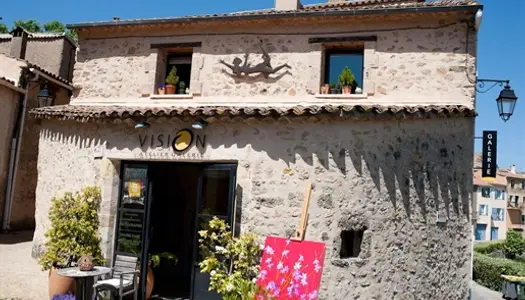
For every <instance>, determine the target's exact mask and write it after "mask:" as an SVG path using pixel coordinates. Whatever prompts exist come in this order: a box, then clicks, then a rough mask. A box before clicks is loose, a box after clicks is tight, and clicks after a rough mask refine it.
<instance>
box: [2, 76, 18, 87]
mask: <svg viewBox="0 0 525 300" xmlns="http://www.w3.org/2000/svg"><path fill="white" fill-rule="evenodd" d="M0 80H3V81H6V82H7V83H10V84H12V85H13V86H14V85H15V82H14V81H12V80H10V79H7V78H5V77H0Z"/></svg>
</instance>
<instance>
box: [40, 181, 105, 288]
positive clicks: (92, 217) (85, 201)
mask: <svg viewBox="0 0 525 300" xmlns="http://www.w3.org/2000/svg"><path fill="white" fill-rule="evenodd" d="M100 201H101V197H100V189H99V188H98V187H86V188H84V189H83V190H82V191H80V192H75V193H71V192H67V193H65V194H64V196H63V197H54V198H53V199H52V201H51V202H52V204H51V208H50V210H49V219H50V221H51V227H50V228H49V230H48V231H47V232H46V234H45V236H46V238H47V240H46V242H45V244H44V247H45V248H46V250H45V252H44V254H43V255H42V256H41V257H40V258H39V264H40V266H41V267H42V269H43V270H49V279H48V292H49V298H52V297H53V296H55V295H65V294H68V293H74V292H75V285H74V281H73V279H72V278H67V277H62V276H59V275H57V274H56V271H57V269H60V268H67V267H72V266H75V265H76V263H77V261H78V260H79V258H80V257H81V256H83V255H90V256H91V257H92V258H93V263H94V264H95V265H100V264H102V263H103V262H104V259H103V257H102V250H101V248H100V237H99V233H98V227H99V223H98V210H99V207H100Z"/></svg>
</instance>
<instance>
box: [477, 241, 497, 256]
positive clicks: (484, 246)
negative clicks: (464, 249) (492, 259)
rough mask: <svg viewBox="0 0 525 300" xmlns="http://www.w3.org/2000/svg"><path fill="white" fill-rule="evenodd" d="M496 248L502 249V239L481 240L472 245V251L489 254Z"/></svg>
mask: <svg viewBox="0 0 525 300" xmlns="http://www.w3.org/2000/svg"><path fill="white" fill-rule="evenodd" d="M498 250H502V251H503V241H490V242H482V243H478V244H475V245H474V252H477V253H481V254H490V253H493V252H496V251H498Z"/></svg>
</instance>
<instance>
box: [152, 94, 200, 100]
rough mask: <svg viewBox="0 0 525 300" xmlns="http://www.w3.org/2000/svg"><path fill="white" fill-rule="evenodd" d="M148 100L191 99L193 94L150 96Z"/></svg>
mask: <svg viewBox="0 0 525 300" xmlns="http://www.w3.org/2000/svg"><path fill="white" fill-rule="evenodd" d="M149 98H150V99H162V100H170V99H173V100H176V99H193V94H191V93H190V94H169V95H158V94H155V95H150V96H149Z"/></svg>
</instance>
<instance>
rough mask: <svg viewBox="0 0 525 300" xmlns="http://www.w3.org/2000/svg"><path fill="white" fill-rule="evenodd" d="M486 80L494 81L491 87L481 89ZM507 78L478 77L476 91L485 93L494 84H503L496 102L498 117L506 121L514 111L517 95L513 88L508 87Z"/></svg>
mask: <svg viewBox="0 0 525 300" xmlns="http://www.w3.org/2000/svg"><path fill="white" fill-rule="evenodd" d="M486 82H491V83H494V84H493V85H492V86H491V87H489V88H488V89H486V90H482V89H483V88H484V87H485V83H486ZM509 82H510V81H509V80H496V79H478V80H477V86H476V91H477V92H478V93H486V92H488V91H489V90H491V89H492V88H493V87H495V86H496V85H499V86H503V84H505V86H503V90H501V92H500V93H499V97H498V98H497V99H496V104H497V105H498V113H499V117H500V118H501V119H502V120H503V121H504V122H507V121H508V120H509V119H510V117H511V116H512V114H513V113H514V108H515V107H516V102H517V101H518V97H516V94H515V93H514V90H513V89H511V88H510V85H509Z"/></svg>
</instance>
